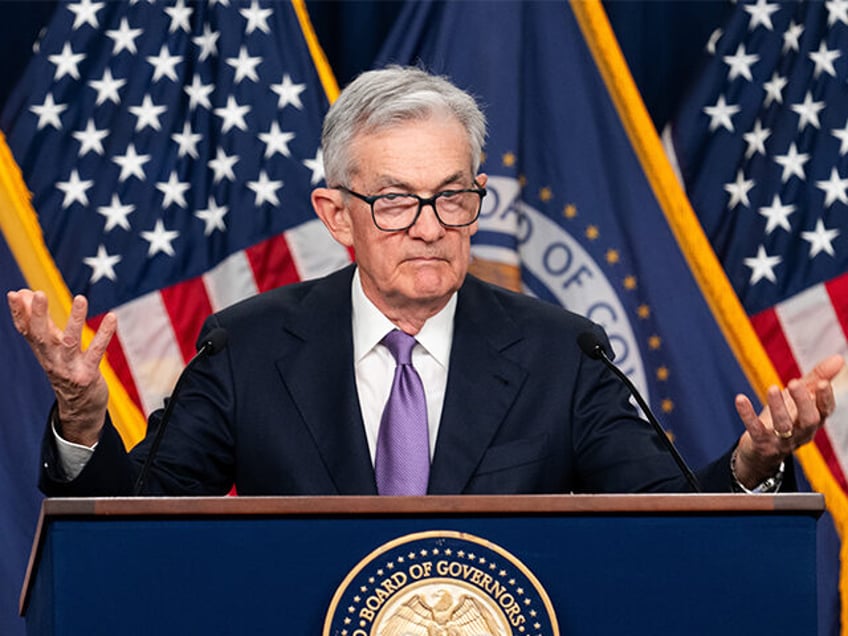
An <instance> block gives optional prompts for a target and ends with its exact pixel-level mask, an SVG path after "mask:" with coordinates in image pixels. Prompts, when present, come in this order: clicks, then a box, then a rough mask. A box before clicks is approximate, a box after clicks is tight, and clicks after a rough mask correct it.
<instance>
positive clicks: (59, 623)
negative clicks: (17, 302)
mask: <svg viewBox="0 0 848 636" xmlns="http://www.w3.org/2000/svg"><path fill="white" fill-rule="evenodd" d="M781 497H783V498H785V499H781ZM481 500H482V501H483V503H482V504H481V503H480V502H481ZM80 501H84V500H80ZM88 501H95V502H99V503H97V505H98V506H100V508H101V511H100V512H96V513H95V514H80V513H79V512H78V511H77V512H68V510H69V508H68V506H72V505H73V502H68V501H65V502H62V503H61V506H63V507H64V509H65V511H64V512H61V513H56V514H54V515H51V514H49V513H48V514H47V515H45V517H44V519H43V524H42V528H41V531H40V541H39V542H38V544H37V547H38V551H37V553H35V552H34V555H35V556H34V559H33V565H32V566H31V572H30V575H29V576H28V585H29V588H28V589H27V590H26V591H25V596H24V599H25V600H24V602H25V603H26V606H25V609H26V618H27V626H28V630H29V632H30V633H31V634H56V635H73V636H78V635H80V634H104V635H105V634H109V635H112V634H127V635H131V634H157V635H158V634H278V635H285V636H291V635H297V636H300V635H302V636H307V635H313V634H314V635H320V634H322V633H325V634H339V635H340V636H354V635H356V636H361V635H362V634H368V636H371V634H373V635H374V636H381V632H380V631H379V630H377V629H376V627H375V625H376V623H375V622H374V618H375V616H376V615H377V614H378V613H379V612H380V611H381V610H382V609H383V608H384V606H385V607H389V605H390V603H392V597H393V596H395V595H397V597H398V598H400V588H401V587H402V585H401V583H403V584H407V583H411V582H412V580H413V579H415V578H416V577H417V575H418V574H419V573H423V572H424V571H425V569H426V570H427V571H428V572H429V571H430V570H433V571H436V570H438V571H439V572H440V573H441V574H444V575H445V577H446V578H444V579H439V578H436V579H433V580H435V581H436V583H438V582H439V581H443V582H446V581H447V580H448V578H447V577H448V575H450V576H454V578H456V579H458V580H459V579H461V581H460V584H461V585H462V586H464V587H463V588H461V589H465V590H467V591H469V592H474V591H475V590H477V591H480V590H482V589H483V588H486V589H488V590H489V591H490V592H491V591H492V588H493V587H494V588H495V589H496V593H495V594H496V596H495V597H493V598H495V599H496V600H493V601H492V604H493V608H494V609H497V607H496V606H497V605H498V602H500V608H501V610H504V611H503V612H502V613H503V614H504V616H505V617H506V619H505V620H504V621H503V627H502V628H496V627H494V626H490V628H488V629H491V631H490V632H488V633H493V634H496V633H499V632H498V631H497V629H500V630H501V633H514V634H562V635H563V636H565V635H569V636H578V635H584V634H585V635H590V634H591V635H593V636H597V635H602V634H646V635H647V634H651V635H656V634H688V635H698V634H704V635H710V636H713V635H715V634H724V635H730V634H740V635H741V634H745V635H750V634H813V633H815V631H816V589H815V585H816V574H815V569H816V568H815V559H816V552H815V541H816V533H815V527H816V519H817V516H818V514H820V512H821V509H822V506H823V504H822V502H821V498H820V497H819V496H817V495H782V496H776V497H771V496H758V497H746V496H737V495H729V496H691V495H687V496H682V495H681V496H670V497H669V496H634V497H629V498H628V497H583V496H579V497H567V496H566V497H540V498H532V497H528V498H522V497H519V498H513V497H509V498H506V497H500V498H491V499H488V498H476V497H475V498H461V497H460V498H456V497H445V498H442V497H439V498H413V499H405V498H404V499H398V500H392V499H379V498H350V499H344V498H332V499H311V500H310V499H294V500H290V499H266V500H254V501H249V500H247V501H246V500H245V499H241V500H239V501H237V500H236V499H235V498H233V499H230V500H220V499H219V500H186V499H181V500H135V501H132V500H88ZM157 502H158V503H157ZM50 503H51V502H46V503H45V506H46V507H48V508H49V505H50ZM157 505H159V506H160V508H159V509H158V510H159V511H158V512H157ZM110 506H111V511H109V507H110ZM134 507H135V508H137V509H138V510H137V511H134ZM410 535H413V536H414V537H425V538H427V539H428V540H429V541H430V543H429V544H428V545H429V547H426V546H425V549H421V550H419V547H418V546H417V544H415V542H414V541H413V542H411V543H409V545H410V546H412V547H410V548H409V549H408V550H407V548H406V545H407V544H406V543H405V541H407V540H408V539H409V538H410ZM462 541H466V544H467V545H471V546H472V547H471V548H469V549H463V548H462V545H466V544H460V543H456V542H462ZM468 541H470V542H471V543H470V544H468V543H467V542H468ZM457 545H459V546H460V547H459V548H457V547H456V546H457ZM392 550H393V551H394V552H392ZM475 552H476V554H475ZM398 555H399V556H398ZM427 564H429V565H427ZM369 568H371V570H372V571H371V572H370V573H369V571H368V569H369ZM513 571H514V572H516V574H512V572H513ZM487 573H489V574H488V575H487ZM487 576H488V578H487ZM516 576H518V577H522V576H523V577H525V578H526V581H527V583H526V584H525V583H522V582H521V581H517V582H516V580H515V577H516ZM527 577H529V578H527ZM369 581H370V582H369ZM343 583H347V584H349V587H350V589H348V590H344V591H339V593H338V594H337V590H338V589H339V587H340V586H341V585H342V584H343ZM360 584H361V590H362V592H361V593H360V592H359V591H358V590H357V589H354V588H356V587H359V586H360ZM534 586H537V588H536V589H534ZM410 589H412V588H410ZM471 595H472V596H473V594H471ZM545 595H547V598H544V597H545ZM419 596H421V595H419ZM456 596H457V594H454V595H453V597H450V596H448V598H450V600H451V602H453V601H455V600H457V599H456V598H454V597H456ZM434 598H437V597H434ZM422 599H423V597H422ZM548 599H549V609H551V610H552V612H553V614H554V617H553V620H552V621H549V622H546V621H545V620H543V617H540V616H539V614H538V613H537V610H536V608H538V611H539V613H541V614H544V611H543V610H544V609H545V607H543V606H544V605H545V603H546V602H547V600H548ZM443 600H444V599H443ZM406 605H407V606H409V607H412V604H411V603H406ZM418 607H419V608H420V607H422V606H421V604H420V603H419V604H418ZM424 607H425V608H426V609H427V610H428V611H430V614H431V615H432V616H436V609H433V608H434V607H435V605H434V606H433V607H431V606H429V605H426V603H425V606H424ZM446 607H447V606H446ZM452 607H454V608H458V607H459V604H458V603H456V604H454V605H453V606H452ZM510 608H512V609H510ZM331 609H332V610H333V611H334V612H335V613H336V615H337V616H341V617H343V618H345V619H346V620H347V616H348V615H349V617H350V619H349V620H347V622H344V621H343V620H341V619H339V620H337V621H336V622H335V623H334V622H333V621H332V620H330V619H328V618H327V616H328V612H330V610H331ZM413 609H414V608H413ZM480 611H483V612H485V610H482V609H481V610H480ZM404 612H406V613H407V614H409V608H406V609H404V610H403V611H400V610H398V611H395V613H396V614H398V615H402V614H403V613H404ZM510 612H511V613H510ZM419 613H420V611H419ZM454 613H455V614H457V613H459V612H458V611H456V612H454ZM493 613H497V612H495V611H494V610H493ZM519 616H520V618H519ZM510 618H511V619H512V622H513V623H517V624H512V625H509V624H508V623H509V620H510ZM433 620H435V619H433ZM384 622H385V621H384ZM490 625H491V623H490ZM420 629H422V630H423V629H424V628H423V627H421V628H420ZM507 630H511V631H507ZM385 633H395V632H391V630H386V631H385ZM396 633H409V634H413V635H414V634H418V633H422V634H426V633H427V632H426V631H420V632H419V631H414V630H410V631H408V632H396ZM434 633H435V632H434ZM444 633H454V632H448V631H445V632H444ZM455 633H458V634H462V633H471V632H461V631H457V632H455ZM474 633H475V634H477V633H479V632H474Z"/></svg>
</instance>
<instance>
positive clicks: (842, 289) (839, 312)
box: [825, 274, 848, 334]
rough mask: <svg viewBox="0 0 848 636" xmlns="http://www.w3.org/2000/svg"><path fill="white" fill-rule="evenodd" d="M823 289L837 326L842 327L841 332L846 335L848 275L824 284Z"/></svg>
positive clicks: (847, 327) (847, 323)
mask: <svg viewBox="0 0 848 636" xmlns="http://www.w3.org/2000/svg"><path fill="white" fill-rule="evenodd" d="M825 289H826V290H827V293H828V295H829V296H830V304H831V305H833V311H834V313H835V314H836V317H837V319H838V320H839V324H840V325H842V331H844V332H845V333H846V334H848V274H843V275H842V276H839V277H837V278H834V279H833V280H831V281H829V282H827V283H825Z"/></svg>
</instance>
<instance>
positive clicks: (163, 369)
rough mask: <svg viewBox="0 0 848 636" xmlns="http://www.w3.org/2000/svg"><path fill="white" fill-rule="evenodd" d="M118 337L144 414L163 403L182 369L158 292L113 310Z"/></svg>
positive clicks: (175, 341) (179, 353)
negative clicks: (116, 320) (115, 316)
mask: <svg viewBox="0 0 848 636" xmlns="http://www.w3.org/2000/svg"><path fill="white" fill-rule="evenodd" d="M114 311H115V313H116V314H117V316H118V337H119V338H120V340H121V345H122V346H123V349H124V355H125V356H126V358H127V363H128V364H129V367H130V371H131V373H132V376H133V380H135V386H136V388H137V389H138V394H139V397H140V399H141V407H142V409H143V410H144V412H145V413H146V414H148V415H149V414H150V413H151V412H152V411H154V410H156V409H158V408H160V407H161V406H162V401H163V399H164V398H165V397H166V396H167V395H168V394H170V392H171V390H172V389H173V387H174V384H175V383H176V381H177V377H178V376H179V374H180V371H182V368H183V364H184V363H185V361H184V360H183V355H182V351H181V350H180V346H179V344H178V343H177V339H176V335H175V334H174V330H173V327H172V326H171V319H170V317H169V316H168V312H167V311H166V310H165V304H164V303H163V302H162V297H161V296H160V295H159V292H152V293H150V294H147V295H145V296H142V297H140V298H137V299H136V300H133V301H131V302H129V303H127V304H125V305H121V306H120V307H118V308H117V309H115V310H114Z"/></svg>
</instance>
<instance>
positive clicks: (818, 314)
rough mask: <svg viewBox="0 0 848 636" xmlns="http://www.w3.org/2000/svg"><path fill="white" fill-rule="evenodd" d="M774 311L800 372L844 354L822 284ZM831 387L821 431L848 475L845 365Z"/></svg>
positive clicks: (847, 349) (846, 347)
mask: <svg viewBox="0 0 848 636" xmlns="http://www.w3.org/2000/svg"><path fill="white" fill-rule="evenodd" d="M775 312H776V313H777V316H778V319H779V320H780V324H781V326H782V327H783V332H784V334H785V335H786V340H787V341H788V342H789V347H790V349H791V350H792V354H793V355H794V356H795V361H796V362H797V363H798V367H799V368H800V369H801V372H802V373H807V372H808V371H810V370H811V369H812V368H813V367H814V366H815V365H816V363H817V362H818V361H819V360H821V359H823V358H825V357H827V356H829V355H832V354H834V353H839V354H841V355H842V356H843V357H845V356H848V340H846V338H845V332H844V331H843V329H842V325H841V324H840V323H839V318H838V317H837V315H836V313H835V312H834V311H833V305H832V304H831V302H830V296H829V295H828V293H827V290H826V289H825V287H824V285H816V286H814V287H811V288H810V289H807V290H805V291H803V292H801V293H800V294H797V295H795V296H793V297H792V298H790V299H788V300H786V301H784V302H782V303H779V304H778V305H777V306H776V307H775ZM833 390H834V393H835V395H836V410H835V411H834V413H833V415H832V416H831V417H830V418H829V419H828V421H827V423H826V425H825V430H826V431H827V435H828V437H829V438H830V442H831V445H832V446H833V451H834V454H835V455H836V458H837V460H838V461H839V464H840V466H841V467H842V472H843V474H848V470H846V469H848V368H843V369H842V371H841V372H840V373H839V375H837V376H836V378H835V379H834V381H833Z"/></svg>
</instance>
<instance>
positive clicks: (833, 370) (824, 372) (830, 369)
mask: <svg viewBox="0 0 848 636" xmlns="http://www.w3.org/2000/svg"><path fill="white" fill-rule="evenodd" d="M844 365H845V360H844V359H843V357H842V356H840V355H838V354H837V355H832V356H829V357H827V358H825V359H824V360H822V361H821V362H819V363H818V364H817V365H816V366H815V367H814V368H813V370H812V371H810V372H809V373H808V374H806V375H805V376H804V380H805V382H806V383H807V384H812V385H813V386H816V385H818V381H819V380H828V381H829V380H832V379H833V378H835V377H836V374H837V373H839V372H840V371H841V370H842V367H843V366H844Z"/></svg>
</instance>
